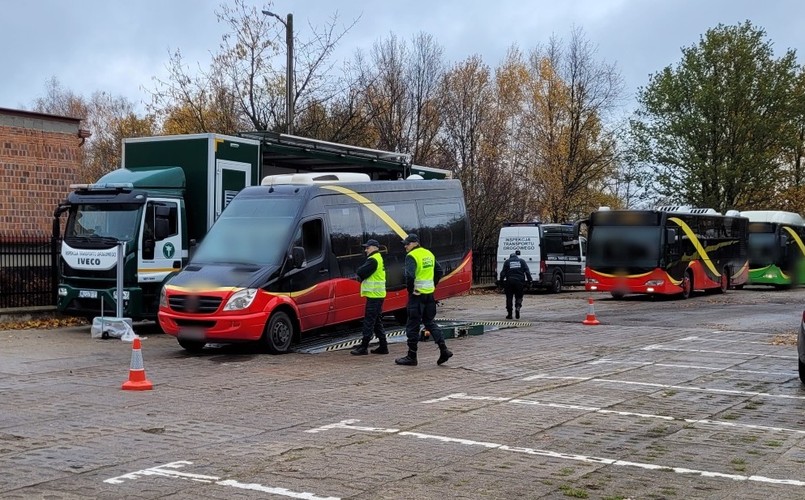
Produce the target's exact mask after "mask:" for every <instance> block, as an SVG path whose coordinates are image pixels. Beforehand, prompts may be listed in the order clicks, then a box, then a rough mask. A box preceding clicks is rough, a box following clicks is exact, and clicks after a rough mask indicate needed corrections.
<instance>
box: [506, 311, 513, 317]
mask: <svg viewBox="0 0 805 500" xmlns="http://www.w3.org/2000/svg"><path fill="white" fill-rule="evenodd" d="M506 319H512V310H511V309H506Z"/></svg>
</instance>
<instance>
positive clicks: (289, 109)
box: [263, 10, 293, 134]
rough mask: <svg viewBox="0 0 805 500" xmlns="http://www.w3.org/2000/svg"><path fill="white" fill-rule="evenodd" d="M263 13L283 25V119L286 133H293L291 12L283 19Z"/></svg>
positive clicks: (268, 11)
mask: <svg viewBox="0 0 805 500" xmlns="http://www.w3.org/2000/svg"><path fill="white" fill-rule="evenodd" d="M263 14H265V15H267V16H271V17H276V18H277V20H279V22H281V23H282V24H283V25H284V26H285V45H286V48H287V52H288V61H287V62H286V63H285V71H286V75H285V101H286V102H285V119H286V120H287V121H288V134H292V133H293V14H288V17H287V19H285V20H283V19H282V18H281V17H280V16H278V15H276V14H274V13H273V12H271V11H270V10H264V11H263Z"/></svg>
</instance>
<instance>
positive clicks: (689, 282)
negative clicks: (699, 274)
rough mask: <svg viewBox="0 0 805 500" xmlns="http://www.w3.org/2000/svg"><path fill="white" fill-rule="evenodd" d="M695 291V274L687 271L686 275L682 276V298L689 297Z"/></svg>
mask: <svg viewBox="0 0 805 500" xmlns="http://www.w3.org/2000/svg"><path fill="white" fill-rule="evenodd" d="M691 292H693V276H691V274H690V271H685V277H684V278H682V298H683V299H687V298H688V297H690V294H691Z"/></svg>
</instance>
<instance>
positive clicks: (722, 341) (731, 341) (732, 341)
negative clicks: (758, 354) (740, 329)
mask: <svg viewBox="0 0 805 500" xmlns="http://www.w3.org/2000/svg"><path fill="white" fill-rule="evenodd" d="M678 340H679V341H684V342H690V341H693V340H697V341H699V342H718V343H719V344H756V345H770V344H769V343H768V342H759V341H757V340H741V339H725V338H710V337H696V336H692V337H685V338H681V339H678ZM671 342H676V341H674V340H672V341H670V342H668V343H669V344H670V343H671Z"/></svg>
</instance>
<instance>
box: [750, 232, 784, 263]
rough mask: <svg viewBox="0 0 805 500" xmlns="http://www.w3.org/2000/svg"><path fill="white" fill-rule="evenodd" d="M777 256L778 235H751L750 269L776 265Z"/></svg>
mask: <svg viewBox="0 0 805 500" xmlns="http://www.w3.org/2000/svg"><path fill="white" fill-rule="evenodd" d="M777 255H778V245H777V235H775V234H774V233H749V267H761V266H768V265H769V264H774V261H775V260H776V259H777Z"/></svg>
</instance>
